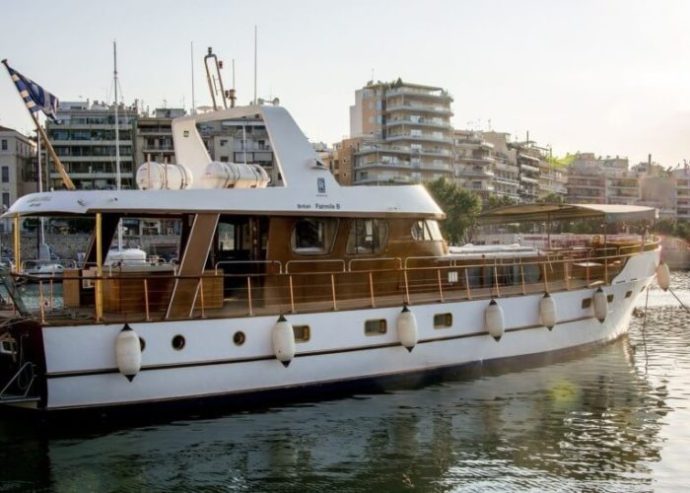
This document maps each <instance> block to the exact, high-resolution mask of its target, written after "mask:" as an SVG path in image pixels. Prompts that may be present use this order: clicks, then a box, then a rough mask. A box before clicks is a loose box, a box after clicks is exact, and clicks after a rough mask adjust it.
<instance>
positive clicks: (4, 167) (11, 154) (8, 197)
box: [0, 126, 38, 224]
mask: <svg viewBox="0 0 690 493" xmlns="http://www.w3.org/2000/svg"><path fill="white" fill-rule="evenodd" d="M36 171H37V169H36V143H35V142H34V141H33V140H31V139H29V137H27V136H25V135H23V134H21V133H20V132H17V131H16V130H14V129H11V128H7V127H3V126H0V200H1V201H2V208H7V207H9V206H10V205H11V204H12V203H13V202H14V201H15V200H17V197H20V196H22V195H24V194H27V193H31V192H36V191H37V186H38V181H37V178H36V176H37V172H36ZM1 223H2V222H1V221H0V224H1Z"/></svg>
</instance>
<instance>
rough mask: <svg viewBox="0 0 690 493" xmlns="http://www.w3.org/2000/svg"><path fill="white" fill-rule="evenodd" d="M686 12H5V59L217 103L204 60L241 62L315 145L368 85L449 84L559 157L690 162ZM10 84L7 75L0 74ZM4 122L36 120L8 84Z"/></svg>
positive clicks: (203, 7) (461, 114)
mask: <svg viewBox="0 0 690 493" xmlns="http://www.w3.org/2000/svg"><path fill="white" fill-rule="evenodd" d="M689 21H690V1H684V0H677V1H672V0H654V1H652V0H650V1H641V0H624V1H618V0H615V1H613V0H611V1H606V0H572V1H566V0H519V1H518V0H514V1H508V0H483V1H481V2H479V1H476V0H424V1H407V0H388V1H386V0H367V1H362V0H347V1H345V0H341V1H339V2H335V1H330V0H315V1H311V0H290V1H269V0H264V1H262V0H252V1H250V2H248V1H246V0H245V1H242V2H239V1H234V0H222V1H221V0H217V1H211V0H194V1H187V2H171V1H167V0H166V1H157V0H156V1H153V0H117V1H115V2H104V1H94V0H89V1H87V0H62V1H54V0H33V1H31V2H26V1H19V0H4V1H2V2H0V22H1V25H2V29H0V58H7V59H8V62H9V64H10V65H11V66H12V67H13V68H15V69H16V70H18V71H20V72H22V73H23V74H24V75H26V76H28V77H30V78H32V79H33V80H34V81H36V82H38V83H39V84H41V85H42V86H43V87H44V88H45V89H47V90H49V91H50V92H52V93H53V94H55V95H56V96H58V97H59V98H60V99H61V100H63V101H74V100H85V99H87V98H88V99H90V100H92V101H93V100H109V101H112V100H113V98H114V95H113V83H112V71H113V56H112V50H113V46H112V43H113V41H114V40H116V41H117V51H118V73H119V79H120V87H121V97H122V99H123V100H124V102H125V103H127V104H130V103H132V102H133V101H134V99H139V100H140V101H143V104H144V106H145V107H149V108H150V109H154V108H156V107H163V106H167V107H181V106H185V107H187V108H189V107H190V106H191V103H192V56H191V45H192V44H193V46H194V58H193V62H194V64H193V65H194V75H195V77H194V82H195V84H194V87H195V91H194V95H195V102H196V105H197V106H201V105H207V104H209V103H210V97H209V94H208V89H207V86H206V80H205V75H204V72H203V70H204V69H203V55H204V54H205V51H206V49H207V47H209V46H212V47H213V49H214V51H215V52H216V53H217V54H218V56H219V58H221V59H222V60H224V61H225V67H226V68H225V69H224V71H223V75H224V80H225V83H226V87H228V86H229V85H230V81H231V79H232V74H231V70H230V67H231V61H232V60H233V59H234V60H235V73H236V87H237V91H238V101H239V103H240V104H245V103H248V102H249V101H251V100H252V99H253V97H254V78H253V74H254V26H255V25H256V26H257V28H258V66H257V72H258V78H257V87H258V90H257V93H258V94H257V96H258V97H261V98H265V99H269V98H271V99H272V98H273V97H278V98H280V101H281V104H282V105H283V106H285V107H286V108H287V109H288V110H289V111H290V112H291V113H292V115H293V117H294V118H295V120H296V121H297V123H298V124H299V125H300V127H301V128H302V130H303V131H304V133H305V134H306V135H307V137H309V139H311V140H312V141H319V142H325V143H328V144H332V143H334V142H337V141H340V140H341V139H342V138H343V137H346V136H347V134H348V133H349V107H350V105H352V104H354V92H355V90H356V89H357V88H360V87H362V86H363V85H365V84H366V83H367V81H369V80H371V79H372V77H373V79H374V80H381V81H393V80H395V79H397V78H398V77H400V78H402V79H403V80H404V81H408V82H414V83H419V84H428V85H434V86H440V87H443V88H445V89H447V90H448V91H449V92H450V93H451V94H452V96H453V98H454V102H453V104H452V109H453V111H454V113H455V116H454V117H453V119H452V123H453V125H454V126H455V128H474V129H480V130H486V129H489V128H491V129H493V130H496V131H501V132H508V133H511V134H513V135H514V136H517V137H518V138H520V139H524V137H525V136H526V133H527V132H529V135H530V138H531V139H532V140H534V141H536V142H537V143H538V144H539V145H542V146H551V147H552V149H553V152H554V154H556V155H563V154H565V153H566V152H571V153H572V152H577V151H580V152H594V153H596V154H598V155H602V156H605V155H611V156H615V155H620V156H627V157H628V158H629V159H630V164H631V165H632V164H635V163H637V162H639V161H643V160H647V155H648V154H652V159H653V160H654V161H656V162H659V163H660V164H662V165H664V166H675V165H676V164H678V163H682V161H683V159H689V160H690V22H689ZM2 71H3V72H4V69H3V70H2ZM0 125H3V126H6V127H10V128H15V129H17V130H20V131H23V132H27V133H28V132H29V131H30V130H31V129H32V124H31V120H30V118H29V116H28V114H27V112H26V110H25V108H24V106H23V103H22V102H21V100H20V98H19V96H18V94H17V93H16V91H15V89H14V85H13V84H12V82H11V80H10V78H9V76H7V75H6V74H0Z"/></svg>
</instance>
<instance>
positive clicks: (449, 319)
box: [434, 313, 453, 329]
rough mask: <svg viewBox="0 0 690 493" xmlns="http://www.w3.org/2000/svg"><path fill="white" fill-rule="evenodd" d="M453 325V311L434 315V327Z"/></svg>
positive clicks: (442, 327)
mask: <svg viewBox="0 0 690 493" xmlns="http://www.w3.org/2000/svg"><path fill="white" fill-rule="evenodd" d="M452 326H453V314H452V313H437V314H436V315H434V329H446V328H449V327H452Z"/></svg>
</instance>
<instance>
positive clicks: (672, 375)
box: [0, 274, 690, 492]
mask: <svg viewBox="0 0 690 493" xmlns="http://www.w3.org/2000/svg"><path fill="white" fill-rule="evenodd" d="M672 289H673V290H674V291H675V293H676V294H677V295H679V297H680V298H681V299H682V300H683V302H684V303H686V304H688V305H690V275H688V274H679V275H675V276H674V279H673V285H672ZM640 301H641V304H642V305H643V306H644V304H645V297H644V295H643V296H642V297H641V299H640ZM648 305H649V309H648V311H647V319H646V322H645V321H644V319H641V318H638V319H635V320H634V321H633V325H632V327H631V332H630V335H629V336H628V337H627V338H624V339H622V340H619V341H617V342H615V343H613V344H609V345H606V346H603V347H601V348H598V349H596V350H594V351H592V352H590V353H589V354H585V355H579V356H574V357H571V358H570V359H568V360H566V361H558V362H555V363H553V364H544V365H541V366H533V367H531V368H522V369H516V370H515V371H507V370H506V371H502V372H493V373H491V374H488V373H485V374H483V375H479V376H476V375H475V376H473V377H471V378H470V377H468V378H465V379H461V380H455V381H450V382H444V383H442V384H438V385H432V386H428V387H425V388H422V389H417V390H405V391H396V392H390V393H386V394H377V395H362V396H353V397H350V398H343V399H338V400H330V401H325V402H316V403H309V404H299V405H291V406H283V407H275V408H270V409H265V410H262V411H254V412H247V413H235V414H227V415H224V416H217V417H213V418H209V417H204V418H194V419H192V418H189V419H184V420H177V421H167V422H166V421H163V422H161V421H159V422H156V421H155V418H153V419H152V420H151V421H149V424H147V425H139V426H132V425H129V426H123V425H117V426H115V427H113V426H108V427H100V428H89V429H88V430H82V429H79V428H77V425H78V424H77V423H75V424H74V425H72V426H66V425H59V426H52V427H51V428H49V429H43V428H41V427H39V426H37V425H35V424H29V423H26V422H23V421H17V420H15V419H11V418H8V417H2V418H0V492H5V491H58V492H63V491H166V492H167V491H199V490H201V491H239V492H255V491H280V492H288V491H300V492H302V491H318V492H322V491H350V492H358V491H367V492H369V491H375V492H379V491H444V492H445V491H471V492H474V491H507V490H520V491H566V492H569V491H572V492H580V491H592V492H594V491H597V492H599V491H612V492H614V491H616V492H617V491H626V492H627V491H632V492H636V491H686V490H687V485H688V484H690V468H689V467H687V459H686V451H687V449H688V447H689V446H690V409H689V408H690V348H689V347H688V345H689V344H690V332H689V331H690V328H689V327H690V324H689V323H688V322H690V315H689V314H688V313H686V312H685V311H684V310H683V309H681V308H680V307H679V304H678V302H677V301H676V299H675V298H674V297H673V296H672V295H671V294H668V293H662V292H660V291H658V290H655V291H652V292H651V293H650V296H649V300H648ZM556 330H557V329H556Z"/></svg>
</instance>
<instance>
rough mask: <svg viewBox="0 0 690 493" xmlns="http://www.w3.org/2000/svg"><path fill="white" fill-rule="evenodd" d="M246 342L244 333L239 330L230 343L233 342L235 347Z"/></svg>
mask: <svg viewBox="0 0 690 493" xmlns="http://www.w3.org/2000/svg"><path fill="white" fill-rule="evenodd" d="M246 340H247V336H245V335H244V332H242V331H241V330H238V331H237V332H235V333H234V334H233V336H232V342H234V343H235V345H236V346H241V345H242V344H244V341H246Z"/></svg>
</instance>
